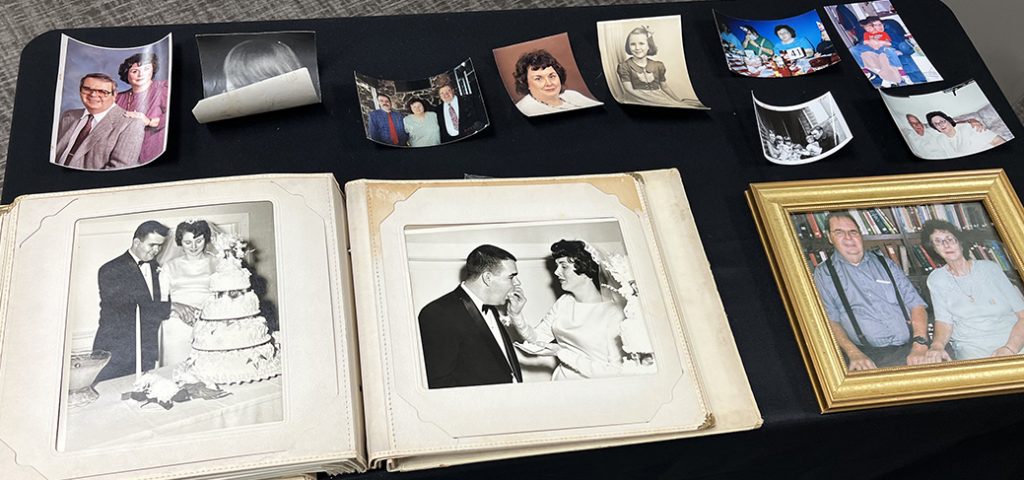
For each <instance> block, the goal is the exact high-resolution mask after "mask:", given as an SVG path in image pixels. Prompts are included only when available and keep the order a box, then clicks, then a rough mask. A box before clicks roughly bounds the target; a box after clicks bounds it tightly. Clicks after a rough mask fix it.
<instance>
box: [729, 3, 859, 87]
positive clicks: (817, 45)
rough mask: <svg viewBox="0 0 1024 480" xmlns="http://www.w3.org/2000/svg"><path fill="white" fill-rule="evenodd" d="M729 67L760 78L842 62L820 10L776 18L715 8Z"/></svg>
mask: <svg viewBox="0 0 1024 480" xmlns="http://www.w3.org/2000/svg"><path fill="white" fill-rule="evenodd" d="M714 15H715V23H716V24H717V26H718V35H719V40H720V41H721V43H722V50H723V51H724V52H725V62H726V65H728V67H729V70H730V71H732V72H733V73H735V74H737V75H743V76H745V77H756V78H785V77H795V76H799V75H806V74H808V73H812V72H816V71H818V70H821V69H823V68H827V67H829V66H831V65H834V64H836V63H838V62H839V55H838V54H837V53H836V48H835V45H834V44H833V43H832V39H830V38H829V36H828V32H826V31H825V25H824V24H823V23H822V22H821V17H819V16H818V12H816V11H814V10H810V11H808V12H806V13H802V14H800V15H797V16H794V17H788V18H779V19H775V20H748V19H744V18H736V17H731V16H729V15H726V14H723V13H721V12H718V11H715V12H714Z"/></svg>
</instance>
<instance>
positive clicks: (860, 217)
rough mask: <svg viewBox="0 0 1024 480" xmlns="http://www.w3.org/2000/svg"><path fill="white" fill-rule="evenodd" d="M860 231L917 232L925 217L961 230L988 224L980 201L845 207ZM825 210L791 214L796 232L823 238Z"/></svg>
mask: <svg viewBox="0 0 1024 480" xmlns="http://www.w3.org/2000/svg"><path fill="white" fill-rule="evenodd" d="M847 211H848V212H849V214H850V216H851V217H853V219H854V221H855V222H856V223H857V227H858V228H859V229H860V231H861V233H862V234H864V235H899V234H901V233H915V232H920V231H921V227H922V226H923V225H924V222H926V221H928V220H944V221H946V222H949V223H951V224H953V225H954V226H955V227H957V228H958V229H960V230H962V231H966V230H978V229H986V228H989V227H990V226H991V222H990V221H989V218H988V214H987V213H986V212H985V209H984V208H983V207H982V205H981V204H980V203H977V202H974V203H956V204H948V203H947V204H933V205H912V206H899V207H873V208H863V209H849V210H847ZM828 215H829V212H828V211H822V212H808V213H801V214H797V215H794V216H793V217H792V220H793V225H794V227H795V228H796V232H797V236H798V237H799V238H801V239H804V238H808V239H809V238H827V237H828V228H829V227H828V222H827V220H826V219H827V218H828Z"/></svg>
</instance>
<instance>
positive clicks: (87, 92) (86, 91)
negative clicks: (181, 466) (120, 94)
mask: <svg viewBox="0 0 1024 480" xmlns="http://www.w3.org/2000/svg"><path fill="white" fill-rule="evenodd" d="M78 91H79V92H81V93H82V95H86V96H88V95H92V94H94V93H95V94H96V95H99V96H100V97H101V98H107V97H109V96H111V95H113V94H114V92H112V91H110V90H99V89H95V88H89V87H86V86H84V85H83V86H82V87H79V89H78Z"/></svg>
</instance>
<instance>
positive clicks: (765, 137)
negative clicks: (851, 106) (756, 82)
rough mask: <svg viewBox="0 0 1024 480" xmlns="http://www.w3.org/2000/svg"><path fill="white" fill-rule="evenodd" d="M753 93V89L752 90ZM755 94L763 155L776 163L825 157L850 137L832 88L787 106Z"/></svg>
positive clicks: (804, 161)
mask: <svg viewBox="0 0 1024 480" xmlns="http://www.w3.org/2000/svg"><path fill="white" fill-rule="evenodd" d="M751 95H752V96H753V92H751ZM753 98H754V114H755V115H756V116H757V130H758V134H759V135H760V136H761V148H762V150H763V151H764V157H765V158H767V159H768V161H770V162H772V163H777V164H779V165H803V164H805V163H811V162H815V161H818V160H821V159H822V158H825V157H827V156H829V155H831V154H832V153H834V152H836V151H837V150H839V149H840V148H842V147H843V146H844V145H846V144H847V143H848V142H849V141H850V140H851V139H852V138H853V134H852V133H850V127H849V126H847V125H846V119H844V118H843V112H841V111H840V110H839V106H838V105H836V101H835V99H834V98H833V97H832V92H826V93H825V94H824V95H822V96H820V97H818V98H815V99H814V100H811V101H809V102H805V103H801V104H798V105H790V106H775V105H769V104H767V103H764V102H762V101H760V100H758V99H757V97H756V96H754V97H753Z"/></svg>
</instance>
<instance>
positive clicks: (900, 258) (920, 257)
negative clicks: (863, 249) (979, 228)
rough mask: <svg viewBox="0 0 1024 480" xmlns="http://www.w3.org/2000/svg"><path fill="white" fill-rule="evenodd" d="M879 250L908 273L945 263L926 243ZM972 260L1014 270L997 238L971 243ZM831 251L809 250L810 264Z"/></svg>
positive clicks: (924, 271)
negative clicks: (925, 245) (987, 261)
mask: <svg viewBox="0 0 1024 480" xmlns="http://www.w3.org/2000/svg"><path fill="white" fill-rule="evenodd" d="M877 251H878V252H880V253H882V254H883V255H885V256H887V257H889V258H890V259H892V261H893V262H895V263H896V265H898V266H899V267H900V268H901V269H903V273H905V274H907V275H911V274H915V275H918V274H921V275H923V274H928V273H931V271H932V270H935V269H936V268H939V267H942V266H943V265H945V262H944V261H943V260H942V258H941V257H939V256H938V255H936V254H935V253H933V252H929V250H928V249H927V248H925V247H924V245H921V244H914V245H911V246H909V247H908V246H906V245H904V244H903V243H886V244H882V245H879V246H878V247H877ZM965 253H966V255H967V257H968V258H970V259H972V260H989V261H992V262H995V263H998V264H999V266H1000V267H1002V269H1003V270H1004V271H1013V270H1014V268H1013V263H1012V262H1011V261H1010V257H1009V256H1007V255H1006V250H1005V249H1004V248H1003V245H1002V244H1001V243H999V242H998V241H996V240H986V241H982V242H977V243H974V244H973V245H971V247H970V248H969V249H967V251H966V252H965ZM828 254H829V252H826V251H825V250H815V251H810V252H807V260H808V265H809V266H810V267H811V269H812V270H813V269H814V268H816V267H817V266H818V265H820V264H821V263H822V262H824V261H825V260H828Z"/></svg>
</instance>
